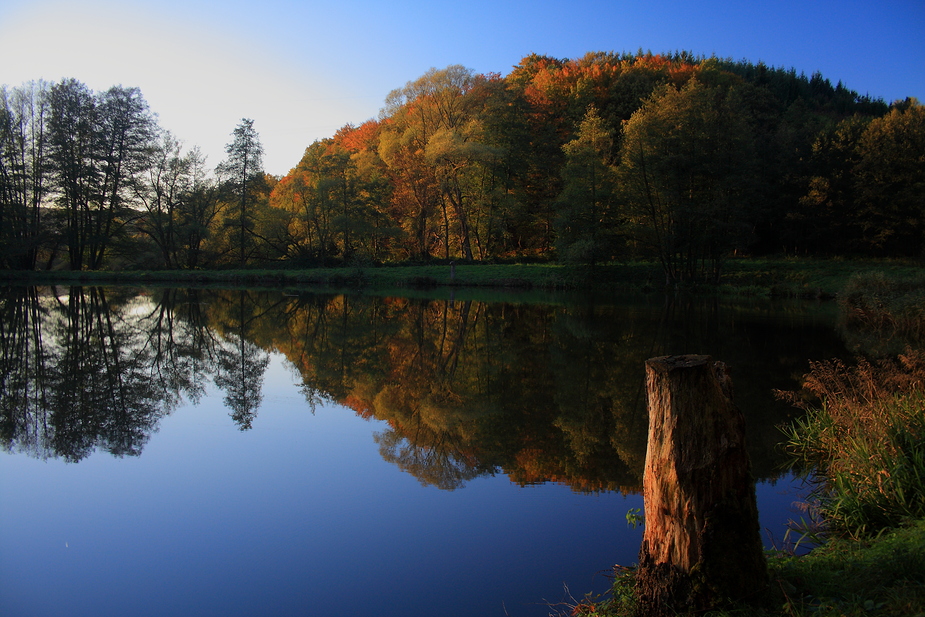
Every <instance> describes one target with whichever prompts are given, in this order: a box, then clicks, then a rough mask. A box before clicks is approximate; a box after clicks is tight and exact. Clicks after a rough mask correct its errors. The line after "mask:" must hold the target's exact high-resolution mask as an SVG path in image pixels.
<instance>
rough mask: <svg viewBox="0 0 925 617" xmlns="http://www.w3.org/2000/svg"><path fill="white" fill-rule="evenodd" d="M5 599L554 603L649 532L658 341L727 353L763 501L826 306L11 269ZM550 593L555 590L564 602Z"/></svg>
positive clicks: (822, 340)
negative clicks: (42, 282) (643, 489)
mask: <svg viewBox="0 0 925 617" xmlns="http://www.w3.org/2000/svg"><path fill="white" fill-rule="evenodd" d="M0 311H2V313H0V318H2V321H0V324H2V331H0V336H2V341H0V342H2V351H0V356H2V357H0V368H2V375H3V382H2V392H0V396H2V399H0V414H2V416H0V422H2V439H3V442H2V443H3V446H4V449H5V453H3V454H2V455H0V523H2V524H0V614H3V615H10V616H19V615H23V616H26V615H28V616H53V615H55V616H56V615H61V616H65V615H66V616H75V617H76V616H82V615H88V616H89V615H93V616H96V617H100V616H108V615H113V616H115V615H120V616H121V615H152V616H155V615H222V616H230V615H326V616H338V615H381V616H391V615H395V616H405V615H407V616H419V615H421V616H423V615H433V614H437V615H447V616H452V615H467V616H472V615H486V616H491V615H497V616H499V617H503V616H505V615H511V616H519V615H523V616H539V615H547V614H549V613H550V612H553V611H554V610H555V609H556V608H559V609H564V605H559V606H556V605H558V604H559V603H561V602H568V601H571V597H570V595H571V596H574V597H575V598H581V597H582V596H583V595H584V594H585V593H586V592H589V591H598V592H600V591H603V590H605V589H606V588H607V586H608V579H607V576H606V575H607V573H608V571H609V570H610V568H611V567H612V566H613V565H614V564H627V565H629V564H632V563H634V562H635V560H636V553H637V551H638V548H639V542H640V539H641V533H642V530H641V529H632V528H629V527H628V526H627V524H626V520H625V515H626V512H627V511H628V510H629V509H631V508H642V505H643V504H642V498H641V495H639V489H640V484H641V479H640V478H641V472H642V465H643V462H644V457H645V439H646V435H645V430H646V421H645V410H644V392H643V391H642V381H643V377H644V368H643V362H644V361H645V359H646V358H648V357H652V356H656V355H662V354H666V353H709V354H712V355H713V356H714V357H715V358H717V359H720V360H723V361H725V362H727V364H729V365H730V366H731V367H732V371H733V380H734V382H735V386H736V400H737V402H738V403H739V406H740V407H742V409H743V411H744V412H745V414H746V417H747V420H748V430H749V443H750V447H751V456H752V461H753V467H754V471H755V475H756V476H757V477H758V478H759V480H760V481H759V486H758V496H759V509H760V511H761V516H762V525H763V527H765V528H767V529H768V531H769V534H770V535H773V536H776V537H777V539H778V541H779V538H780V536H781V535H782V533H783V531H784V529H785V524H786V521H787V520H788V518H790V517H793V516H794V513H793V512H792V507H791V504H792V502H793V501H794V500H796V499H798V498H799V490H798V489H799V484H798V483H796V482H795V481H794V480H793V479H792V478H791V477H790V476H789V475H788V474H786V473H782V472H781V467H780V465H781V460H780V457H779V453H778V452H777V451H776V449H775V447H774V446H775V444H776V443H777V441H779V438H778V433H777V431H776V429H775V428H774V426H775V425H776V424H778V423H780V422H783V421H785V420H786V418H787V415H788V414H789V413H790V412H791V410H790V409H788V408H786V407H785V406H783V405H781V404H779V403H777V402H775V401H774V400H773V397H772V396H771V390H772V389H773V388H785V389H786V388H793V387H795V386H796V383H797V382H796V379H797V378H798V377H799V376H800V374H801V373H802V372H804V371H805V370H806V368H807V360H809V359H821V358H823V357H832V356H836V355H844V354H845V350H844V346H843V344H842V342H841V341H840V339H839V337H838V336H837V334H836V332H835V330H834V328H833V325H832V324H833V320H832V318H831V315H830V310H829V307H825V306H822V307H819V306H815V305H808V304H787V305H770V304H767V303H755V304H750V305H734V304H728V305H727V304H721V303H718V302H692V301H688V302H680V301H666V300H664V299H662V298H658V299H653V298H644V299H636V300H626V301H620V302H616V303H615V302H609V303H601V302H591V301H587V300H581V299H577V298H566V299H562V298H559V299H557V301H556V302H555V303H535V304H523V303H521V304H515V303H511V302H508V303H500V302H495V303H488V302H479V301H475V300H460V299H452V300H451V299H436V300H434V299H431V300H426V299H401V298H389V299H379V298H364V297H347V296H321V295H302V296H287V295H283V294H280V293H271V292H253V291H214V290H213V291H206V290H154V291H145V292H140V291H138V290H131V289H125V288H116V289H99V288H55V289H31V288H12V289H7V290H5V291H4V292H3V294H2V297H0ZM550 605H553V606H550Z"/></svg>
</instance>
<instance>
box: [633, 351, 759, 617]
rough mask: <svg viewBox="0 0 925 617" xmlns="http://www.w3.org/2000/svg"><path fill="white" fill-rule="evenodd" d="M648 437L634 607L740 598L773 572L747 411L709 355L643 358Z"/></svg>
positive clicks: (696, 605) (670, 610) (679, 609)
mask: <svg viewBox="0 0 925 617" xmlns="http://www.w3.org/2000/svg"><path fill="white" fill-rule="evenodd" d="M646 390H647V395H648V409H649V444H648V450H647V452H646V464H645V473H644V476H643V495H644V498H645V533H644V535H643V540H642V547H641V548H640V551H639V568H638V570H637V573H636V596H637V607H638V610H637V615H639V616H640V617H642V616H646V617H650V616H654V617H660V616H662V615H675V614H677V613H683V612H687V611H701V610H706V609H709V608H713V607H716V606H720V605H722V604H723V603H724V602H725V601H727V600H738V599H742V598H744V597H746V596H748V595H749V594H753V593H754V592H756V591H758V590H760V589H761V588H762V587H763V586H764V585H765V583H766V580H767V564H766V562H765V558H764V552H763V549H762V545H761V535H760V529H759V524H758V508H757V505H756V502H755V485H754V482H753V481H752V478H751V470H750V464H749V460H748V453H747V452H746V451H745V420H744V417H743V415H742V413H741V411H739V409H738V408H737V407H736V406H735V404H734V403H733V396H732V380H731V379H730V377H729V374H728V372H727V370H726V366H725V365H724V364H723V363H722V362H713V360H712V358H710V356H697V355H684V356H663V357H659V358H652V359H650V360H647V361H646Z"/></svg>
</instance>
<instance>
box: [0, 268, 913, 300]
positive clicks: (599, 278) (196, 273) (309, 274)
mask: <svg viewBox="0 0 925 617" xmlns="http://www.w3.org/2000/svg"><path fill="white" fill-rule="evenodd" d="M919 269H920V268H919V267H917V266H916V265H915V264H912V263H906V262H900V261H880V262H871V261H863V262H862V261H849V260H840V259H838V260H813V259H791V258H780V259H733V260H730V261H729V262H727V264H726V269H725V271H724V274H723V276H722V277H721V279H720V283H719V285H718V286H712V285H695V286H692V287H688V288H687V289H688V290H689V291H694V292H708V293H716V292H719V293H721V294H727V295H729V294H731V295H740V296H764V297H767V296H782V297H812V298H830V297H835V296H836V294H837V293H838V292H839V291H840V290H841V289H844V288H845V286H846V284H847V282H848V281H849V280H850V279H851V277H852V276H855V275H857V274H859V273H860V274H865V273H872V272H880V273H881V274H882V276H885V277H887V278H889V279H894V278H902V277H911V276H913V275H916V274H918V272H919ZM0 278H3V279H6V280H17V281H23V282H33V283H44V282H56V283H81V284H139V283H141V284H149V283H152V284H174V285H198V286H205V285H213V286H242V287H244V286H246V287H265V288H274V289H305V288H325V289H331V290H336V291H343V290H359V289H363V290H368V289H376V290H386V291H400V290H433V289H438V288H455V289H459V288H493V289H504V290H517V291H520V290H528V289H533V290H538V289H540V290H594V291H599V292H612V291H626V290H632V291H660V290H662V289H663V288H664V275H663V274H662V271H661V268H660V267H659V265H658V264H657V263H654V262H642V261H634V262H626V263H613V264H607V265H599V266H596V267H594V268H589V267H585V266H570V265H560V264H554V263H548V264H516V263H515V264H481V263H476V264H458V265H456V266H455V268H454V267H452V266H450V265H449V264H446V263H441V264H432V265H394V266H363V267H337V268H314V269H302V270H296V269H285V268H267V269H256V268H252V269H245V270H208V271H205V270H193V271H191V270H178V271H157V270H150V271H134V270H133V271H111V272H110V271H96V272H68V271H55V272H44V271H42V272H9V271H7V272H0Z"/></svg>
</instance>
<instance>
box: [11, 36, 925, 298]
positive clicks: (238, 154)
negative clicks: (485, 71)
mask: <svg viewBox="0 0 925 617" xmlns="http://www.w3.org/2000/svg"><path fill="white" fill-rule="evenodd" d="M0 103H2V105H0V235H2V238H0V267H3V268H8V269H32V268H58V267H65V268H71V269H80V268H92V269H96V268H111V269H116V268H139V267H142V268H203V267H240V266H242V265H243V266H256V265H267V264H288V265H291V266H294V267H304V266H317V265H331V264H343V263H356V264H367V263H379V262H401V261H422V260H430V259H447V260H449V259H455V260H476V261H478V260H481V261H484V260H506V259H526V258H530V259H544V260H556V259H558V260H560V261H570V262H578V263H589V264H594V263H599V262H604V261H611V260H614V259H630V258H647V259H656V260H659V261H660V262H661V263H662V265H663V267H664V270H665V274H666V276H667V277H668V279H670V280H675V281H678V280H688V279H692V278H697V279H710V278H715V277H716V276H717V275H718V274H719V272H720V271H721V268H722V263H723V261H724V259H726V258H727V257H728V256H730V255H732V254H780V253H784V254H812V255H825V256H832V255H850V256H855V255H859V256H860V255H868V256H895V257H915V258H920V257H922V256H923V254H925V253H923V251H925V244H923V224H925V223H923V217H925V214H923V212H925V211H923V209H922V206H921V186H922V183H923V181H925V180H923V178H925V169H923V165H925V164H923V162H922V157H921V153H922V152H923V151H925V109H923V108H922V107H921V106H920V105H919V104H918V102H917V101H915V100H914V99H907V100H905V101H896V102H894V103H892V104H890V105H888V104H887V103H885V102H884V101H882V100H879V99H872V98H870V97H868V96H860V95H858V94H857V93H856V92H855V91H853V90H850V89H848V88H846V87H845V86H844V85H843V84H841V83H838V84H836V85H834V86H833V85H832V84H831V83H830V82H829V81H828V80H827V79H825V78H824V77H823V76H822V75H820V74H818V73H817V74H814V75H812V76H809V77H807V76H806V75H803V74H797V73H796V72H795V71H794V70H785V69H782V68H775V67H770V66H767V65H764V64H761V63H759V64H757V65H756V64H753V63H750V62H747V61H732V60H722V59H718V58H715V57H711V58H705V57H697V56H694V55H692V54H689V53H674V54H668V55H654V54H651V53H641V52H640V53H637V54H626V53H624V54H613V53H589V54H587V55H585V56H584V57H582V58H578V59H571V60H565V59H557V58H551V57H548V56H540V55H536V54H534V55H530V56H527V57H525V58H524V59H523V60H522V61H521V62H520V64H518V65H517V66H515V67H514V68H513V70H512V71H511V72H510V73H509V74H508V75H506V76H501V75H497V74H490V75H479V74H475V73H474V72H472V71H471V70H468V69H466V68H464V67H461V66H450V67H447V68H445V69H441V70H436V69H432V70H430V71H428V72H427V73H426V74H425V75H423V76H421V77H420V78H418V79H416V80H413V81H410V82H408V83H407V84H406V85H405V86H404V87H402V88H398V89H396V90H395V91H393V92H392V93H390V94H389V95H388V96H387V97H386V100H385V106H384V107H383V109H382V111H381V114H380V116H379V118H377V119H374V120H369V121H367V122H365V123H363V124H361V125H359V126H353V125H347V126H344V127H343V128H342V129H340V130H339V131H337V133H336V134H335V135H333V136H332V137H330V138H325V139H322V140H319V141H316V142H315V143H313V144H310V145H309V146H308V147H307V148H306V150H305V154H304V156H303V157H302V159H301V160H300V161H297V162H295V163H296V165H295V166H294V167H293V169H292V170H291V171H290V172H289V173H288V174H287V175H285V176H284V177H282V178H276V177H273V176H268V175H266V174H264V173H263V170H262V168H261V165H260V160H261V156H260V155H261V153H262V147H261V145H260V142H259V137H258V135H257V131H256V129H255V124H254V122H253V121H252V120H250V119H244V120H242V122H241V124H240V125H239V126H238V127H237V128H236V129H235V130H234V133H233V137H232V140H231V142H230V143H229V144H228V146H227V153H228V158H227V160H226V161H223V162H222V163H221V164H220V165H219V166H218V169H217V171H218V172H220V173H218V174H217V175H212V174H210V173H209V170H207V169H206V168H205V165H204V161H203V157H202V155H201V154H200V153H199V152H198V150H196V149H193V150H191V151H189V152H183V150H182V148H181V147H180V145H179V143H178V141H177V140H176V139H175V138H174V137H173V136H171V135H170V134H169V133H167V132H165V131H163V130H162V129H160V128H159V127H157V125H156V122H155V117H154V115H153V114H152V113H151V111H150V110H149V109H148V106H147V104H146V103H145V101H144V99H143V98H142V96H141V93H140V91H139V90H138V89H137V88H124V87H121V86H116V87H113V88H111V89H110V90H108V91H106V92H103V93H93V92H91V91H90V90H89V89H87V88H86V86H84V85H83V84H81V83H80V82H78V81H76V80H73V79H69V80H63V81H61V82H60V83H56V84H47V83H44V82H35V83H29V84H25V85H23V86H20V87H13V88H4V90H3V93H2V101H0Z"/></svg>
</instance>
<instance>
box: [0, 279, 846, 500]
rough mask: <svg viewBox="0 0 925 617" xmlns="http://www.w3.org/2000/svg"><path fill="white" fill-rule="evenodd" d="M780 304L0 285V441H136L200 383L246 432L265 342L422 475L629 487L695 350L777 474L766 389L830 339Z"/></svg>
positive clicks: (38, 448) (57, 448)
mask: <svg viewBox="0 0 925 617" xmlns="http://www.w3.org/2000/svg"><path fill="white" fill-rule="evenodd" d="M794 310H795V312H794V313H793V322H794V323H793V324H790V325H789V326H788V327H783V328H782V327H780V326H779V325H775V322H774V321H771V320H769V319H768V318H767V316H766V315H765V314H764V309H749V308H747V307H740V308H736V307H734V306H721V305H720V304H718V303H717V302H715V301H709V302H708V301H703V302H700V301H693V300H690V301H685V302H679V301H674V300H666V301H665V303H664V304H661V301H656V300H652V299H648V300H645V301H640V302H635V303H626V304H625V305H620V306H616V305H600V304H592V303H587V304H581V303H579V304H570V305H565V306H553V305H511V304H499V303H484V302H476V301H456V302H454V301H450V300H412V299H381V298H368V297H351V296H324V295H304V296H301V297H293V296H286V295H283V294H281V293H276V292H254V291H210V290H185V291H181V290H166V289H161V290H157V291H155V292H150V293H149V294H147V295H145V294H142V295H137V296H136V295H133V293H130V292H127V291H125V290H122V291H113V290H104V289H100V288H79V287H72V288H69V289H63V288H62V289H53V290H44V291H42V292H38V291H36V290H35V289H31V288H24V287H22V288H15V287H14V288H7V289H5V290H3V293H2V294H0V317H2V319H0V366H2V369H3V371H2V383H0V437H2V443H3V446H4V448H6V449H8V450H17V451H26V452H29V453H30V454H32V455H34V456H38V457H60V458H64V459H66V460H69V461H78V460H80V459H82V458H84V457H86V456H87V455H88V454H90V453H91V452H93V451H94V450H104V451H108V452H111V453H113V454H114V455H117V456H124V455H132V456H136V455H139V454H140V453H141V451H142V448H143V446H144V444H145V443H146V442H147V439H148V437H149V436H150V435H151V434H152V432H153V431H154V430H156V428H157V426H158V423H159V422H160V421H161V420H162V418H163V417H164V416H165V415H167V414H169V413H171V412H172V411H173V410H174V409H176V408H177V407H178V405H180V404H181V403H182V402H183V401H187V402H190V403H196V402H198V401H199V399H200V397H201V396H202V395H203V393H204V391H205V389H206V387H207V386H208V385H209V384H210V383H211V384H214V385H215V386H216V387H217V388H219V389H220V390H221V391H222V392H224V401H225V405H226V407H228V409H229V415H230V417H231V421H233V422H234V423H236V424H237V425H238V426H239V428H241V429H242V430H244V429H248V428H251V427H252V426H253V425H254V423H255V422H259V417H258V413H259V408H260V405H261V393H262V385H263V376H264V373H265V371H266V370H267V367H268V364H269V359H270V355H269V354H270V352H271V351H273V352H279V353H282V354H283V355H284V356H285V357H286V359H287V360H288V362H289V363H290V364H291V366H292V367H293V368H294V369H295V371H297V374H298V375H300V377H301V380H300V381H301V383H299V385H298V387H299V388H300V389H301V391H302V393H303V394H304V396H305V399H306V410H307V411H308V410H311V409H314V407H315V406H316V405H317V404H319V403H321V402H324V401H335V402H337V403H340V404H342V405H345V406H347V407H349V408H352V409H353V410H354V411H355V412H356V413H357V414H359V415H361V416H363V417H367V418H375V419H378V420H381V421H383V422H384V423H385V425H384V426H383V428H382V429H381V430H379V431H378V432H377V433H376V435H375V441H376V443H377V444H378V447H379V450H380V453H381V455H382V456H383V458H384V459H385V460H387V461H389V462H392V463H394V464H395V465H397V466H398V467H399V468H401V469H402V470H404V471H407V472H408V473H411V474H413V475H414V476H415V477H417V478H418V479H419V480H420V481H421V482H423V483H425V484H430V485H434V486H437V487H440V488H443V489H454V488H458V487H460V486H462V485H464V484H465V483H466V482H467V481H468V480H470V479H472V478H474V477H477V476H479V475H482V474H494V473H505V474H507V475H508V476H509V477H510V478H511V479H512V481H515V482H518V483H521V484H531V483H539V482H547V481H556V482H561V483H564V484H568V485H569V486H571V487H572V488H574V489H575V490H581V491H597V490H618V489H622V490H635V489H636V488H637V487H638V486H639V485H640V478H641V473H642V468H643V463H644V459H645V447H646V430H647V422H646V416H645V393H644V392H643V386H644V384H643V381H644V380H643V365H644V362H645V360H646V359H647V358H649V357H652V356H654V355H659V354H663V353H665V352H666V350H670V349H677V348H679V347H683V348H687V349H690V348H696V349H701V348H710V349H714V350H716V352H715V353H716V355H717V357H723V358H724V359H725V361H726V362H727V363H728V364H729V365H730V366H731V367H732V369H733V371H734V372H735V374H736V376H737V380H736V388H737V393H736V399H737V401H738V403H739V404H740V406H741V407H742V408H743V410H744V411H745V414H746V417H747V421H748V430H749V435H748V438H749V443H750V446H751V456H752V460H753V462H754V468H755V472H756V474H757V475H758V476H759V477H762V478H768V477H775V475H776V474H778V473H780V467H779V465H780V463H781V461H780V456H781V453H780V452H779V450H778V449H777V444H778V442H779V441H780V435H779V433H778V430H777V429H776V428H775V426H777V425H778V424H780V423H781V422H783V420H784V419H785V416H786V414H788V413H790V412H791V411H792V410H791V408H790V407H789V406H788V405H786V404H784V403H781V402H779V401H776V400H775V399H774V397H773V394H772V390H773V389H775V388H777V389H786V388H791V389H792V388H794V387H796V385H797V384H796V382H795V381H794V380H795V378H796V376H797V375H799V374H800V370H803V369H805V366H804V364H805V358H806V357H832V356H838V355H841V354H843V352H844V347H843V345H842V344H841V342H840V340H839V338H838V336H837V335H836V333H835V332H834V331H833V330H832V329H831V327H830V326H825V325H817V324H814V323H813V322H812V321H811V320H805V316H804V315H802V311H803V310H805V307H804V308H802V309H800V308H797V309H794ZM802 321H805V323H801V322H802ZM793 349H800V350H801V353H800V354H799V356H794V355H793V354H792V350H793ZM370 445H371V447H372V446H373V444H370Z"/></svg>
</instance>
